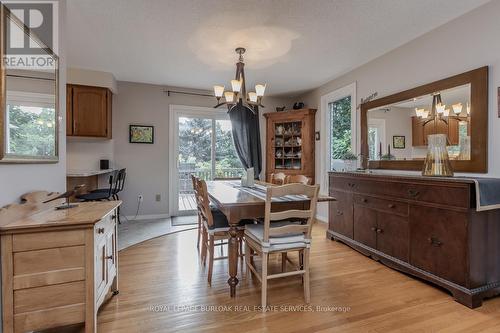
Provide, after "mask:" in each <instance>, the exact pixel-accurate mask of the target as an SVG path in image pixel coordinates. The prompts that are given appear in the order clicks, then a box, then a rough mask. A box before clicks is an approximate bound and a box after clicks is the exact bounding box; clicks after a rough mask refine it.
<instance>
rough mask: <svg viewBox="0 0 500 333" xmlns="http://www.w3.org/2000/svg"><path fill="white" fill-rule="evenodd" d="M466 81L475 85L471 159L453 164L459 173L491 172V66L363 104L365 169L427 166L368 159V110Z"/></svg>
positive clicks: (471, 97)
mask: <svg viewBox="0 0 500 333" xmlns="http://www.w3.org/2000/svg"><path fill="white" fill-rule="evenodd" d="M466 84H470V86H471V88H470V103H471V159H470V160H467V161H465V160H463V161H462V160H452V161H451V166H452V168H453V171H456V172H476V173H487V172H488V66H485V67H481V68H478V69H475V70H472V71H469V72H465V73H462V74H459V75H455V76H452V77H449V78H446V79H443V80H439V81H435V82H432V83H429V84H425V85H423V86H420V87H416V88H413V89H409V90H405V91H402V92H399V93H396V94H393V95H390V96H386V97H382V98H379V99H376V100H373V101H370V102H367V103H364V104H361V155H362V156H363V157H364V158H363V163H362V166H363V168H365V169H366V168H367V167H368V168H369V169H390V170H418V171H421V170H422V168H423V165H424V161H423V160H397V161H392V160H387V161H386V160H381V161H378V160H377V161H368V158H367V156H368V110H371V109H374V108H379V107H382V106H387V105H392V104H395V103H399V102H404V101H408V100H411V99H413V98H417V97H420V96H424V95H429V94H432V93H434V92H436V91H442V90H446V89H450V88H454V87H458V86H461V85H466Z"/></svg>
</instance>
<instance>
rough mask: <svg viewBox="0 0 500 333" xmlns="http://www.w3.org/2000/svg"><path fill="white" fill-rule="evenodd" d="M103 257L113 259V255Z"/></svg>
mask: <svg viewBox="0 0 500 333" xmlns="http://www.w3.org/2000/svg"><path fill="white" fill-rule="evenodd" d="M104 259H108V260H113V255H110V256H105V257H104Z"/></svg>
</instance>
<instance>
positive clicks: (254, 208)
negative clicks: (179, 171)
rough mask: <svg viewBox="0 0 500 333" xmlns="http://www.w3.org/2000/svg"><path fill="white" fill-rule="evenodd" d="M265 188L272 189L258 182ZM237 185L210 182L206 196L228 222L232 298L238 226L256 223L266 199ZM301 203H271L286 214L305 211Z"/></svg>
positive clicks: (228, 182)
mask: <svg viewBox="0 0 500 333" xmlns="http://www.w3.org/2000/svg"><path fill="white" fill-rule="evenodd" d="M258 184H261V185H265V186H273V185H272V184H269V183H262V182H259V183H258ZM238 186H239V181H209V182H207V189H208V195H209V196H210V200H211V201H212V203H213V204H215V205H216V206H217V208H219V209H220V210H221V211H222V212H223V213H224V215H226V217H227V220H228V222H229V226H230V228H229V235H230V236H231V238H230V239H229V240H228V252H229V254H228V258H229V280H228V281H227V283H228V284H229V287H230V295H231V297H235V296H236V285H237V284H238V277H237V274H238V239H237V233H238V229H237V227H238V224H239V222H240V220H243V219H256V218H261V217H264V207H265V199H263V198H262V195H259V194H258V193H256V194H252V193H251V191H248V188H240V187H238ZM325 201H335V198H333V197H327V196H320V197H319V198H318V202H325ZM308 203H309V200H304V201H285V202H277V203H273V209H276V210H289V209H304V204H308Z"/></svg>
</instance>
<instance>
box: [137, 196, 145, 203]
mask: <svg viewBox="0 0 500 333" xmlns="http://www.w3.org/2000/svg"><path fill="white" fill-rule="evenodd" d="M137 201H139V202H143V201H144V197H143V196H142V194H139V195H138V196H137Z"/></svg>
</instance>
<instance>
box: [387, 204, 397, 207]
mask: <svg viewBox="0 0 500 333" xmlns="http://www.w3.org/2000/svg"><path fill="white" fill-rule="evenodd" d="M387 207H389V208H394V207H396V206H395V205H394V204H388V205H387Z"/></svg>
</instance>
